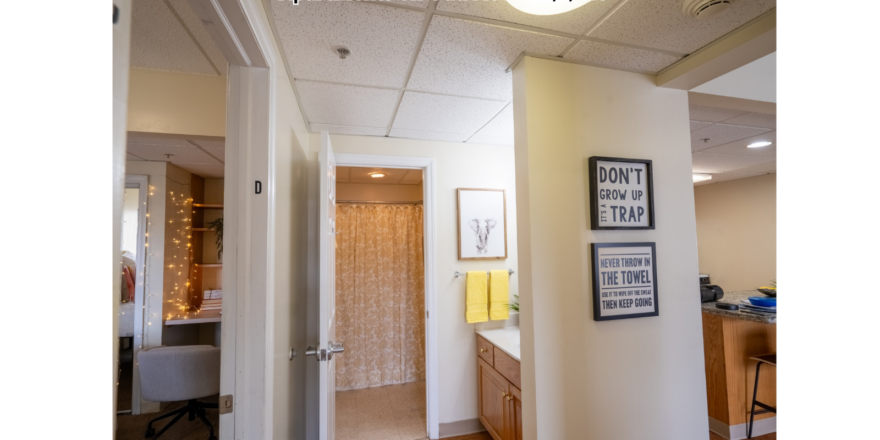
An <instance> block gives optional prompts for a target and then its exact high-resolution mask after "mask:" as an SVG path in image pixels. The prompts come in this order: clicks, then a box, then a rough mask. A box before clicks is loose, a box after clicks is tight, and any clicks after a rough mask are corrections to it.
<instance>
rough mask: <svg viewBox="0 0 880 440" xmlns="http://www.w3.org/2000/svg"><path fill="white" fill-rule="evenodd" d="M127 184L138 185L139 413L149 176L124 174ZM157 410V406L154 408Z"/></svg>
mask: <svg viewBox="0 0 880 440" xmlns="http://www.w3.org/2000/svg"><path fill="white" fill-rule="evenodd" d="M129 185H138V188H139V191H138V232H137V250H138V253H137V255H136V256H135V258H136V260H135V270H136V272H135V276H136V278H135V280H134V292H135V293H134V338H133V339H132V347H131V352H132V364H133V365H132V368H131V388H132V390H131V414H132V415H138V414H140V413H141V387H140V384H141V382H140V374H139V371H138V364H137V362H135V359H137V354H138V352H139V351H140V350H141V349H140V347H142V346H143V343H144V334H143V333H144V287H145V285H144V283H145V281H146V277H145V275H146V273H145V272H146V264H147V259H146V253H147V247H146V243H147V211H148V209H149V207H148V206H147V203H148V199H149V197H147V195H148V194H149V192H150V178H149V176H146V175H143V174H136V175H131V174H127V175H126V176H125V188H129ZM157 406H158V405H157ZM156 409H157V410H158V408H156Z"/></svg>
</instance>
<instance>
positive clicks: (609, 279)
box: [590, 242, 660, 321]
mask: <svg viewBox="0 0 880 440" xmlns="http://www.w3.org/2000/svg"><path fill="white" fill-rule="evenodd" d="M590 255H591V259H592V262H591V266H592V272H593V274H592V277H593V282H592V286H593V320H594V321H612V320H617V319H630V318H645V317H650V316H660V304H659V297H658V289H657V259H656V256H657V247H656V244H655V243H653V242H641V243H592V244H591V245H590ZM647 258H650V260H648V261H645V259H647ZM603 260H604V261H603ZM614 260H617V261H614Z"/></svg>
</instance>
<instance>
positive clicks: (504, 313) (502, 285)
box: [489, 270, 510, 321]
mask: <svg viewBox="0 0 880 440" xmlns="http://www.w3.org/2000/svg"><path fill="white" fill-rule="evenodd" d="M490 275H491V277H490V278H489V318H491V319H492V320H493V321H501V320H504V319H507V318H509V317H510V309H509V307H508V306H507V302H508V299H509V296H510V293H509V289H508V280H509V278H510V274H509V273H508V272H507V271H506V270H493V271H492V273H491V274H490Z"/></svg>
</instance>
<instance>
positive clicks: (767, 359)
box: [748, 353, 776, 438]
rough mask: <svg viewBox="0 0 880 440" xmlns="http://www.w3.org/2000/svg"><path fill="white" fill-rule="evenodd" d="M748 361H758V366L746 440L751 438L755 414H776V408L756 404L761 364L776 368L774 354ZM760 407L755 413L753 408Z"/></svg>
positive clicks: (759, 403)
mask: <svg viewBox="0 0 880 440" xmlns="http://www.w3.org/2000/svg"><path fill="white" fill-rule="evenodd" d="M749 359H752V360H756V361H758V366H757V367H755V391H754V392H753V393H752V415H751V416H750V417H749V436H748V438H752V426H754V424H755V414H766V413H769V412H772V413H773V414H776V408H774V407H772V406H770V405H767V404H766V403H763V402H758V377H759V376H760V374H761V364H769V365H773V366H774V367H775V366H776V353H773V354H765V355H763V356H754V357H750V358H749ZM756 405H757V406H760V407H761V408H763V409H762V410H761V411H758V412H757V413H755V406H756Z"/></svg>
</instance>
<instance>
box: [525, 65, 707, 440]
mask: <svg viewBox="0 0 880 440" xmlns="http://www.w3.org/2000/svg"><path fill="white" fill-rule="evenodd" d="M654 84H655V82H654V77H652V76H647V75H639V74H633V73H625V72H620V71H613V70H607V69H601V68H596V67H589V66H582V65H576V64H570V63H564V62H561V61H550V60H543V59H535V58H530V57H526V58H525V59H524V60H523V62H521V63H520V64H519V65H517V67H516V68H515V69H514V74H513V85H514V99H513V106H514V122H515V128H516V137H515V142H516V147H515V149H516V175H517V205H518V210H517V221H518V223H519V228H518V232H519V237H518V242H519V244H520V247H519V250H520V255H521V258H520V271H519V282H520V298H521V304H520V310H521V312H520V328H521V330H522V342H521V343H522V385H523V388H522V396H523V417H524V425H523V428H524V436H523V438H524V439H528V440H535V439H538V438H540V439H574V438H584V439H609V440H610V439H614V440H643V439H652V440H681V439H688V440H694V439H707V438H708V436H709V427H708V418H707V406H706V384H705V372H704V365H703V364H704V362H703V345H702V327H701V313H700V303H699V301H697V293H698V283H697V282H696V277H697V274H698V270H697V246H696V225H695V218H694V198H693V186H692V181H691V151H690V147H689V145H690V137H689V128H688V102H687V99H688V98H687V92H685V91H680V90H674V89H664V88H658V87H656V86H655V85H654ZM590 156H612V157H630V158H638V159H651V160H653V165H654V190H655V213H656V224H657V228H656V229H655V230H645V231H592V230H590V222H589V213H590V208H589V183H588V182H589V181H588V172H587V169H588V168H587V161H588V158H589V157H590ZM636 241H650V242H655V243H656V247H657V268H658V273H657V280H656V282H657V285H658V287H659V297H658V304H659V312H660V315H659V316H657V317H650V318H637V319H625V320H617V321H605V322H596V321H593V314H592V301H591V300H592V296H591V295H592V292H591V284H590V282H591V265H590V260H591V258H590V243H596V242H636Z"/></svg>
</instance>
